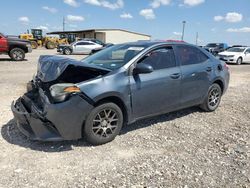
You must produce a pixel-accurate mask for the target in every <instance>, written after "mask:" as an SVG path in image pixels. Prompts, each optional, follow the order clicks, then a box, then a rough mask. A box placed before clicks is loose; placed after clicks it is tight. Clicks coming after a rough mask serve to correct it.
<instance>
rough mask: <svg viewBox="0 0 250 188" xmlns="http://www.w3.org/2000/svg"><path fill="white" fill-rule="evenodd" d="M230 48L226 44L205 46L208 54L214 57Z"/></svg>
mask: <svg viewBox="0 0 250 188" xmlns="http://www.w3.org/2000/svg"><path fill="white" fill-rule="evenodd" d="M227 48H228V45H227V44H226V43H209V44H207V45H206V46H204V49H205V50H207V51H208V52H210V53H212V54H213V55H215V56H216V55H217V54H218V53H220V52H223V51H225V50H226V49H227Z"/></svg>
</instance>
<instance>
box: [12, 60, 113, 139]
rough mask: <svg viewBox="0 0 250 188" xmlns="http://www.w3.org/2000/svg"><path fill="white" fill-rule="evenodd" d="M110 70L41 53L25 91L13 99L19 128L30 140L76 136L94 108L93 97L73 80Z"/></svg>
mask: <svg viewBox="0 0 250 188" xmlns="http://www.w3.org/2000/svg"><path fill="white" fill-rule="evenodd" d="M108 72H109V71H108V70H105V69H101V68H96V67H93V66H88V65H87V66H86V65H83V63H82V62H79V61H75V60H71V59H66V58H62V57H56V56H41V57H40V59H39V63H38V71H37V75H36V76H35V78H34V79H33V80H32V81H31V82H29V83H28V85H27V92H26V93H25V94H24V95H23V96H22V97H20V98H19V99H17V100H16V101H15V102H13V103H12V105H11V109H12V112H13V114H14V118H15V120H16V122H17V126H18V128H19V129H20V130H21V132H22V133H23V134H25V135H26V136H28V137H30V138H31V139H33V140H43V141H59V140H76V139H79V138H81V137H82V126H83V123H84V121H85V119H86V116H87V115H88V113H89V112H90V111H91V110H92V109H93V103H92V100H91V99H90V98H89V97H88V96H86V95H85V94H84V92H82V91H81V90H80V88H78V87H77V86H76V83H79V82H83V81H87V80H90V79H95V78H98V77H102V76H103V75H105V74H107V73H108Z"/></svg>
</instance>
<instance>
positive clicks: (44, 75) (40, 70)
mask: <svg viewBox="0 0 250 188" xmlns="http://www.w3.org/2000/svg"><path fill="white" fill-rule="evenodd" d="M69 66H74V67H81V68H84V69H86V70H98V71H100V72H103V73H108V72H110V70H108V69H105V68H101V67H97V66H94V65H89V64H85V63H83V62H81V61H77V60H73V59H70V58H65V57H60V56H53V55H42V56H40V58H39V61H38V67H37V77H38V78H39V79H40V80H41V81H43V82H50V81H53V80H56V79H57V78H58V77H59V76H60V75H61V74H62V73H63V72H64V71H65V70H66V69H67V67H69Z"/></svg>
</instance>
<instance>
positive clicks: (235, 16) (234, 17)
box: [214, 12, 243, 23]
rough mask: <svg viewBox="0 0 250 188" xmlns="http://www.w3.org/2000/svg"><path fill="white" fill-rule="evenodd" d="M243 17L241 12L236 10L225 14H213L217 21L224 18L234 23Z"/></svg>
mask: <svg viewBox="0 0 250 188" xmlns="http://www.w3.org/2000/svg"><path fill="white" fill-rule="evenodd" d="M242 19H243V16H242V14H240V13H237V12H228V13H227V14H226V15H225V16H215V17H214V21H216V22H219V21H222V20H225V21H226V22H230V23H236V22H240V21H241V20H242Z"/></svg>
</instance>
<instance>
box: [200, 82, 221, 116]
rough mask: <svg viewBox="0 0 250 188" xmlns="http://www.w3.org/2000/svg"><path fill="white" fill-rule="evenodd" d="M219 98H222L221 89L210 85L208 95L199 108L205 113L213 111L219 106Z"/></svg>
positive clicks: (216, 85) (215, 85)
mask: <svg viewBox="0 0 250 188" xmlns="http://www.w3.org/2000/svg"><path fill="white" fill-rule="evenodd" d="M221 96H222V90H221V87H220V86H219V85H218V84H216V83H214V84H212V85H211V86H210V88H209V90H208V94H207V96H206V99H205V101H204V102H203V104H201V106H200V107H201V109H203V110H204V111H206V112H213V111H215V110H216V109H217V108H218V106H219V104H220V101H221Z"/></svg>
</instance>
